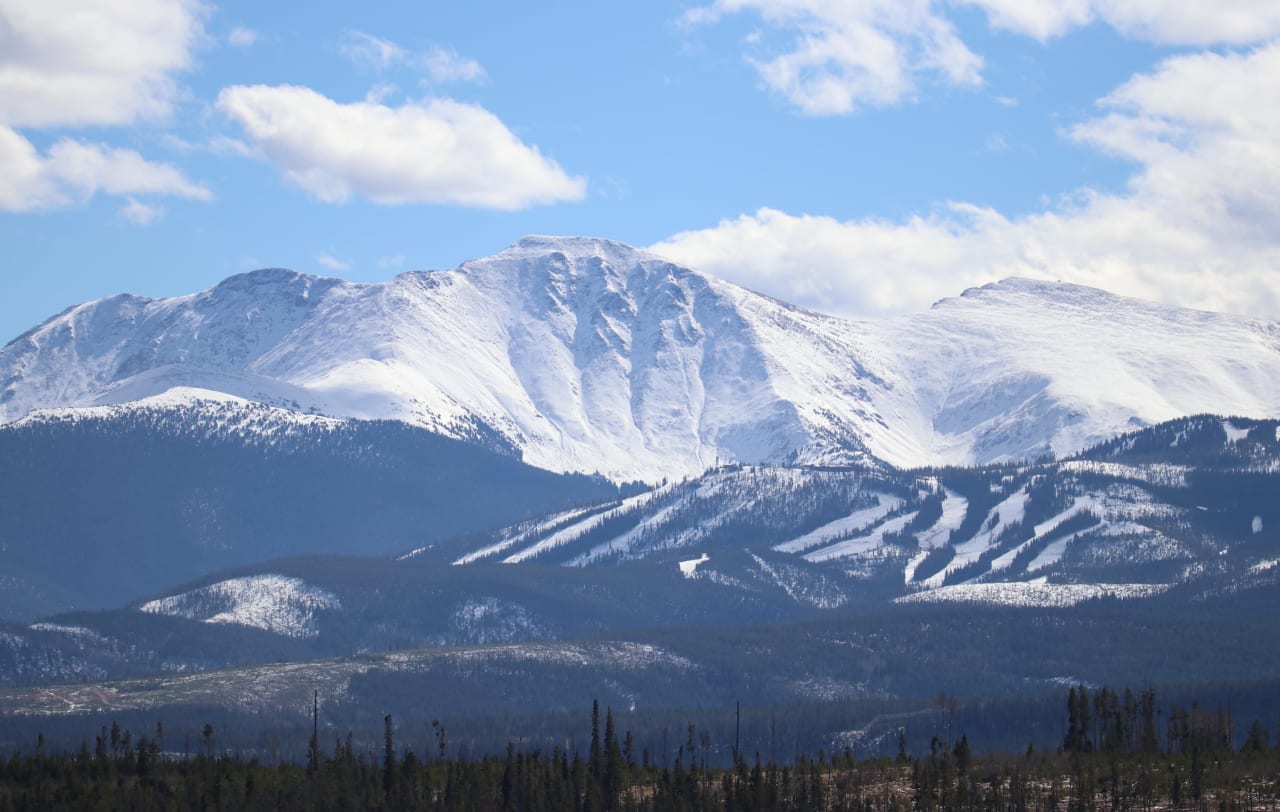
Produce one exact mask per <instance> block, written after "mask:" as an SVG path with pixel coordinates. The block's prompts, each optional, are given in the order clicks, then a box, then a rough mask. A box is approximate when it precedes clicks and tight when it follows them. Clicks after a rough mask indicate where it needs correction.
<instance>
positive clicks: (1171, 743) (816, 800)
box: [0, 686, 1280, 812]
mask: <svg viewBox="0 0 1280 812" xmlns="http://www.w3.org/2000/svg"><path fill="white" fill-rule="evenodd" d="M385 723H386V731H385V741H384V745H383V748H382V752H381V753H380V754H379V753H374V752H372V751H371V750H368V749H364V750H358V749H357V748H356V747H355V746H354V745H353V743H352V740H351V736H350V734H348V736H347V737H346V739H345V741H344V740H341V739H339V740H338V741H336V742H335V743H334V744H333V746H332V748H331V749H328V748H322V747H321V745H320V741H319V738H318V735H313V736H312V740H311V742H310V748H309V752H308V759H307V763H306V764H295V763H288V762H286V763H279V764H264V763H262V762H261V761H260V760H259V759H257V758H249V759H246V758H245V757H243V756H241V755H238V754H234V753H216V752H215V750H214V742H215V733H216V732H215V731H214V729H213V727H212V726H211V725H206V726H205V728H204V735H203V738H202V741H201V743H200V744H201V746H200V748H199V750H198V752H196V753H195V754H194V755H183V756H175V755H173V754H169V753H166V752H165V750H164V747H163V743H164V729H163V726H162V725H157V727H156V730H155V731H154V735H151V736H147V735H135V734H134V733H133V732H131V731H127V730H126V731H122V730H120V728H119V727H118V726H115V725H113V726H112V728H111V730H110V732H108V731H107V730H105V729H104V730H102V731H101V732H100V733H99V734H98V735H97V736H96V737H95V739H94V742H93V744H92V745H90V743H89V742H88V741H87V740H86V741H85V742H83V743H82V745H81V747H80V749H79V751H78V752H76V753H57V754H51V753H48V752H46V751H45V745H44V741H43V737H41V738H40V739H38V740H37V742H36V745H35V749H34V751H33V752H31V753H22V752H17V753H14V754H13V755H12V756H11V757H10V758H8V759H7V760H0V812H7V811H8V810H26V809H31V810H62V809H67V810H72V809H75V810H79V809H103V810H115V809H120V810H125V809H128V810H169V809H174V810H177V809H207V810H259V809H261V810H277V809H278V810H295V809H296V810H365V809H367V810H477V811H483V812H487V811H488V810H548V811H552V810H583V811H584V812H596V811H597V810H615V809H616V810H744V811H745V810H1063V811H1064V812H1075V810H1095V809H1109V810H1157V809H1160V810H1166V809H1186V810H1209V809H1213V810H1262V809H1266V810H1276V809H1280V748H1273V747H1272V745H1271V740H1270V739H1271V736H1270V733H1269V731H1268V729H1267V728H1266V727H1265V726H1264V725H1263V724H1262V723H1261V722H1260V721H1254V722H1253V723H1252V725H1250V726H1248V727H1247V728H1246V729H1245V735H1244V737H1243V740H1242V743H1241V744H1239V745H1238V746H1236V745H1234V744H1233V739H1234V726H1235V720H1234V719H1232V718H1231V714H1230V711H1229V710H1222V709H1215V710H1213V711H1208V710H1205V709H1203V708H1200V707H1198V706H1196V705H1194V704H1193V705H1192V706H1191V707H1189V708H1180V707H1176V706H1173V707H1170V708H1168V709H1167V710H1166V709H1164V708H1161V707H1159V706H1158V705H1157V703H1156V698H1155V694H1154V692H1153V691H1143V692H1141V693H1139V694H1134V693H1133V692H1131V691H1125V692H1124V694H1123V695H1121V694H1119V693H1117V692H1115V691H1112V690H1110V689H1108V688H1103V689H1101V690H1100V691H1096V692H1093V693H1091V692H1090V691H1089V690H1088V689H1087V688H1085V687H1083V686H1081V687H1078V688H1072V689H1071V690H1070V692H1069V693H1068V696H1067V733H1066V736H1065V738H1064V740H1063V742H1062V745H1061V747H1059V748H1056V749H1055V750H1052V751H1048V750H1037V749H1035V748H1033V747H1029V748H1028V749H1027V750H1026V751H1025V752H1024V753H1021V754H990V755H982V756H975V755H974V753H973V748H972V746H971V745H970V743H969V741H968V738H967V737H966V736H965V735H963V734H962V735H961V736H960V737H959V738H958V739H957V740H955V741H952V740H951V738H950V737H951V733H950V731H949V730H947V729H945V728H941V729H940V731H939V736H935V737H933V739H932V741H931V742H930V746H929V752H928V753H927V754H925V755H920V756H911V755H909V754H908V752H907V746H906V745H907V743H906V740H905V735H904V734H903V733H901V732H900V733H899V750H898V755H897V757H896V758H893V759H889V758H877V759H869V760H858V759H856V758H854V757H853V754H852V753H851V752H850V751H849V750H848V749H847V748H846V749H845V750H844V751H843V752H840V753H835V754H832V755H830V756H829V755H828V754H827V753H825V752H823V751H819V752H818V753H817V755H816V757H813V756H809V755H801V756H799V757H798V758H797V759H796V760H795V761H794V762H793V763H789V764H776V763H772V762H771V761H770V762H762V761H761V758H760V756H759V754H753V755H752V756H751V757H749V758H748V757H747V756H746V755H745V754H742V753H738V752H736V751H735V752H734V758H733V766H732V767H731V768H727V769H726V768H716V767H708V764H707V751H708V747H709V745H710V742H709V740H708V738H709V737H708V736H707V735H706V734H705V733H703V734H699V732H698V729H697V727H696V726H695V725H692V724H690V725H689V726H688V730H687V738H686V739H685V741H684V742H683V743H682V744H681V745H679V746H678V748H677V749H676V750H675V752H674V758H663V759H662V760H661V763H660V762H659V761H655V759H654V758H653V757H652V756H651V754H650V753H649V752H648V750H642V751H641V752H640V753H639V754H637V753H636V752H635V746H634V740H633V738H632V736H631V733H630V732H629V731H627V732H625V733H624V734H623V735H622V736H621V737H619V736H618V733H617V730H616V729H615V725H614V719H613V714H612V711H610V710H606V711H605V714H604V719H603V724H602V720H601V715H600V708H599V705H598V704H596V705H594V706H593V709H592V720H591V741H590V745H589V747H588V749H587V751H586V753H579V752H576V751H573V752H569V751H566V750H565V749H563V748H559V747H557V748H554V749H553V750H552V751H551V752H542V751H538V750H533V751H525V750H523V749H522V748H520V747H517V746H516V745H515V744H514V743H512V744H508V746H507V750H506V753H505V754H500V755H484V756H480V757H475V758H471V757H468V756H466V755H464V754H459V755H457V756H454V757H448V756H447V755H446V754H447V749H448V739H447V736H446V733H445V730H444V728H443V727H437V729H436V743H435V745H434V746H435V747H436V751H435V752H432V753H428V754H424V755H423V756H419V755H418V754H416V753H414V752H413V751H412V750H407V749H403V748H397V746H396V742H395V728H394V724H393V720H392V719H391V717H390V716H388V717H387V718H386V720H385ZM1278 738H1280V736H1278Z"/></svg>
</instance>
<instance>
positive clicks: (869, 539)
mask: <svg viewBox="0 0 1280 812" xmlns="http://www.w3.org/2000/svg"><path fill="white" fill-rule="evenodd" d="M915 518H916V512H914V511H913V512H911V513H905V514H903V515H901V516H897V517H894V518H892V519H889V520H888V521H886V522H884V523H883V524H881V525H880V526H879V527H877V528H876V529H875V530H873V531H872V532H870V533H867V534H866V535H861V536H854V537H853V538H851V539H845V540H844V541H840V542H837V543H835V544H832V545H830V546H829V547H823V548H822V549H819V550H814V551H813V552H810V553H805V554H804V560H806V561H812V562H819V561H831V560H833V559H837V558H852V557H855V556H861V555H866V554H867V553H869V552H872V551H874V550H878V549H879V548H880V547H881V546H883V545H884V537H885V536H887V535H891V534H893V533H901V532H902V530H903V528H905V527H906V526H907V525H908V524H910V523H911V522H912V521H913V520H914V519H915Z"/></svg>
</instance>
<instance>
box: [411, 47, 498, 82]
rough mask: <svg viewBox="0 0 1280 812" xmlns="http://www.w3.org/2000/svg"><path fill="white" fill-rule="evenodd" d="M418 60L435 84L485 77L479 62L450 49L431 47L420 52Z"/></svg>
mask: <svg viewBox="0 0 1280 812" xmlns="http://www.w3.org/2000/svg"><path fill="white" fill-rule="evenodd" d="M419 61H420V62H421V64H422V66H423V68H425V69H426V71H427V76H428V77H430V78H431V81H433V82H435V83H436V84H444V83H445V82H478V81H480V80H481V79H484V78H485V72H484V67H482V66H481V65H480V63H479V62H477V61H475V60H474V59H467V58H465V57H462V56H459V55H458V52H457V51H454V50H452V49H445V48H439V47H436V48H432V49H431V50H429V51H427V52H426V53H424V54H422V55H421V57H419Z"/></svg>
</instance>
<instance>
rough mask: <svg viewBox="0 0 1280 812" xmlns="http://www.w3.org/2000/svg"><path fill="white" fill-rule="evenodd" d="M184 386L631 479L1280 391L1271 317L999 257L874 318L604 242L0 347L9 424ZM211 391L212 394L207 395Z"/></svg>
mask: <svg viewBox="0 0 1280 812" xmlns="http://www.w3.org/2000/svg"><path fill="white" fill-rule="evenodd" d="M175 387H181V388H183V391H187V392H193V391H194V390H207V391H212V392H220V393H225V394H228V395H234V396H237V397H241V398H246V399H249V400H254V401H259V402H263V403H269V404H273V405H277V406H283V407H286V408H288V409H292V410H295V411H299V412H315V413H318V414H324V415H329V416H332V417H355V418H378V419H395V420H403V421H405V422H408V423H411V424H415V425H418V426H422V427H425V428H429V429H432V430H434V431H437V432H440V433H443V434H446V435H449V436H453V437H459V438H463V439H467V438H471V437H474V436H476V435H477V434H483V435H488V436H491V435H492V434H493V433H496V434H497V435H498V436H499V437H501V438H502V439H503V440H504V441H505V442H506V443H507V444H509V445H510V446H512V447H514V448H515V449H517V450H518V451H519V452H520V453H521V454H522V455H523V458H524V460H525V462H527V463H530V464H532V465H535V466H538V467H542V468H546V469H550V470H555V471H599V472H601V473H604V474H607V475H609V476H611V477H614V478H616V479H629V478H642V479H646V480H649V481H655V480H658V479H661V478H663V477H680V476H684V475H689V474H697V473H700V472H702V471H704V470H706V469H707V468H709V467H712V466H713V465H715V464H716V463H717V462H718V461H719V462H730V461H735V462H746V463H770V462H782V461H799V462H810V463H850V462H867V461H869V458H875V459H879V460H884V461H886V462H889V463H891V464H893V465H898V466H919V465H925V464H934V463H970V462H988V461H998V460H1004V459H1018V458H1026V457H1033V456H1037V455H1039V454H1043V453H1045V452H1057V453H1064V452H1070V451H1074V450H1077V449H1079V448H1082V447H1084V446H1086V445H1088V444H1091V443H1092V442H1096V441H1098V440H1101V439H1105V438H1107V437H1111V436H1114V435H1116V434H1118V433H1120V432H1122V431H1124V430H1127V429H1131V428H1133V427H1135V426H1141V425H1145V424H1148V423H1155V422H1158V421H1162V420H1168V419H1172V418H1175V417H1179V416H1183V415H1188V414H1195V413H1203V412H1212V413H1219V414H1241V415H1251V416H1257V417H1264V416H1269V415H1274V414H1276V413H1277V412H1280V325H1277V324H1275V323H1267V322H1258V321H1251V320H1247V319H1243V318H1237V317H1233V316H1226V315H1218V314H1210V313H1202V312H1198V311H1189V310H1181V309H1176V308H1170V307H1163V306H1158V305H1154V304H1148V303H1144V302H1138V301H1134V300H1130V299H1124V298H1120V297H1116V296H1112V295H1109V294H1106V293H1103V292H1101V291H1097V290H1091V289H1087V288H1080V287H1075V286H1069V285H1060V284H1051V283H1038V282H1029V281H1026V280H1007V281H1005V282H1001V283H998V284H996V285H991V286H987V287H984V288H981V289H977V290H971V291H967V292H966V293H965V294H964V295H962V296H960V297H958V298H955V299H948V300H944V301H942V302H939V303H938V304H937V305H935V306H934V307H933V308H932V309H931V310H929V311H927V312H925V313H921V314H917V315H913V316H907V317H902V318H898V319H891V320H886V321H880V322H856V321H848V320H842V319H837V318H834V317H830V316H825V315H821V314H818V313H813V312H810V311H806V310H802V309H799V308H795V307H792V306H789V305H787V304H785V303H782V302H779V301H776V300H774V299H770V298H768V297H765V296H761V295H758V294H755V293H753V292H751V291H748V290H745V289H743V288H741V287H738V286H736V285H733V284H730V283H728V282H725V281H722V280H719V279H715V278H713V277H709V276H707V275H705V274H701V273H699V272H697V271H694V270H690V269H687V268H682V267H679V266H677V265H674V264H672V263H670V262H667V261H665V260H663V259H662V258H660V257H657V256H654V255H652V254H649V253H646V252H643V251H639V250H636V249H633V248H630V247H628V246H625V245H621V244H619V243H615V242H610V241H606V240H597V239H585V238H550V237H530V238H526V239H524V240H522V241H520V242H519V243H517V244H516V245H514V246H512V247H511V248H509V249H507V250H506V251H503V252H502V253H500V254H497V255H495V256H493V257H489V258H486V259H481V260H476V261H472V262H467V263H464V264H463V265H461V266H460V267H458V268H456V269H454V270H448V271H430V272H413V273H407V274H403V275H401V276H398V277H396V278H394V279H392V280H390V281H388V282H385V283H381V284H352V283H347V282H343V281H340V280H335V279H322V278H317V277H312V276H305V275H302V274H297V273H293V272H290V271H284V270H264V271H256V272H253V273H249V274H243V275H240V276H235V277H232V278H230V279H228V280H226V281H224V282H223V283H221V284H219V285H217V286H215V287H213V288H210V289H209V290H206V291H203V292H201V293H197V294H193V295H190V296H184V297H179V298H174V299H159V300H153V299H145V298H140V297H135V296H116V297H112V298H109V299H104V300H100V301H97V302H91V303H88V304H84V305H80V306H77V307H73V308H71V309H69V310H67V311H65V312H63V313H62V314H59V315H58V316H55V317H53V318H52V319H50V320H48V321H47V322H45V323H44V324H42V325H40V326H39V327H37V328H35V329H33V330H31V331H29V332H28V333H26V334H24V335H22V336H20V337H18V338H17V339H15V340H14V341H13V342H11V343H10V344H9V345H8V346H6V347H5V348H4V349H3V350H0V422H11V421H15V420H19V419H21V418H23V417H24V416H26V415H28V414H30V413H31V412H33V411H35V410H44V409H56V408H66V407H84V406H91V405H101V404H111V403H127V402H132V401H136V400H140V399H144V398H148V397H152V396H155V395H158V394H161V393H164V392H167V391H169V390H172V389H174V388H175ZM192 396H193V397H194V396H196V395H195V394H193V395H192Z"/></svg>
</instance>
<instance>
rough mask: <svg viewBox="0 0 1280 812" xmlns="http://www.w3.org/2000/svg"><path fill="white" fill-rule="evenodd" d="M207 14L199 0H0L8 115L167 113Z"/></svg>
mask: <svg viewBox="0 0 1280 812" xmlns="http://www.w3.org/2000/svg"><path fill="white" fill-rule="evenodd" d="M201 14H202V12H201V7H200V6H199V5H198V4H197V3H196V2H195V1H194V0H131V2H128V3H120V2H117V3H105V2H94V1H93V0H41V2H31V0H0V122H3V123H5V124H8V125H9V126H12V127H49V126H78V125H120V124H128V123H131V122H133V121H136V120H138V119H143V118H158V117H161V116H164V115H167V114H168V112H169V111H170V109H171V106H172V103H173V100H174V97H175V95H176V92H177V88H176V85H175V83H174V81H173V74H174V73H176V72H179V71H182V70H185V69H186V68H188V67H190V65H191V49H192V47H193V45H194V43H195V42H196V40H197V38H198V37H199V36H200V34H201Z"/></svg>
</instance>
